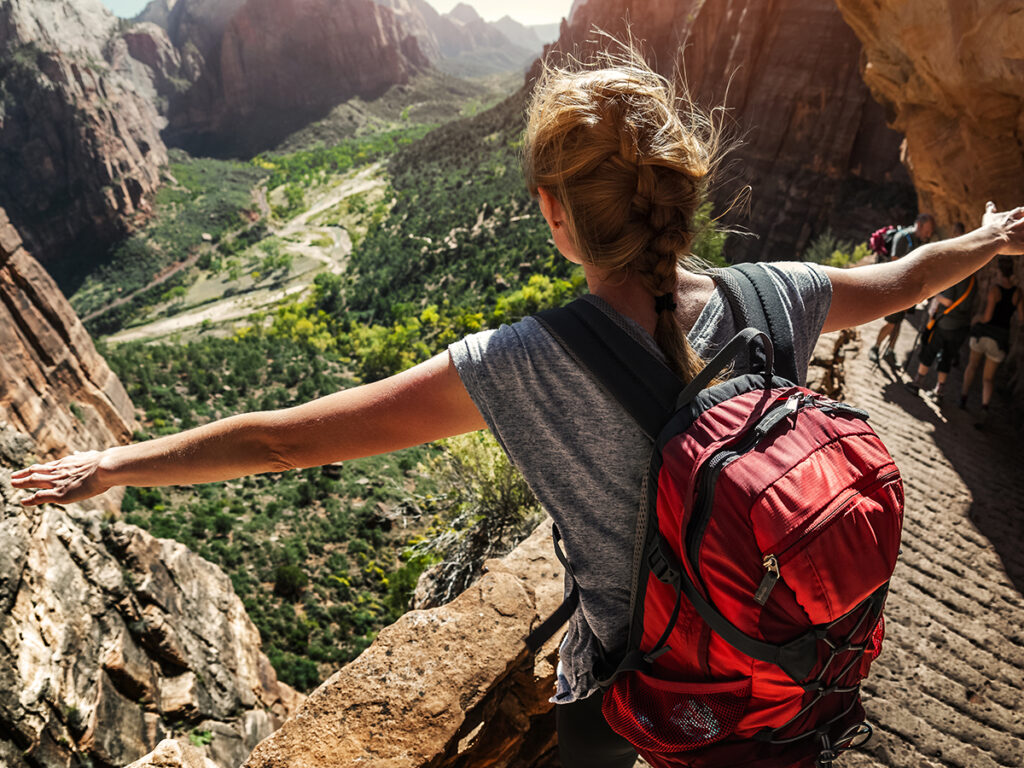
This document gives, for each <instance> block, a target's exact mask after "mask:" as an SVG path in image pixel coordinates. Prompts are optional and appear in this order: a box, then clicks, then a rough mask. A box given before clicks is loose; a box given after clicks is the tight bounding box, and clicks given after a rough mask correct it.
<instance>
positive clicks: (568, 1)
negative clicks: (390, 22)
mask: <svg viewBox="0 0 1024 768" xmlns="http://www.w3.org/2000/svg"><path fill="white" fill-rule="evenodd" d="M459 1H460V0H428V2H430V4H431V5H432V6H434V7H435V8H436V9H437V10H438V11H440V12H441V13H447V12H448V11H450V10H451V9H452V8H454V7H455V6H456V5H457V4H458V3H459ZM464 1H467V2H468V5H471V6H473V7H474V8H476V12H477V13H479V14H480V15H481V16H482V17H483V18H484V19H486V20H487V21H497V20H498V19H500V18H501V17H502V16H504V15H506V14H508V15H509V16H511V17H512V18H513V19H515V20H516V21H518V22H519V23H521V24H551V23H557V22H559V21H561V20H562V17H563V16H568V15H569V8H571V7H572V0H517V2H516V4H515V6H514V7H513V8H511V9H510V8H509V3H508V0H464ZM103 3H104V4H105V5H106V6H107V7H108V8H109V9H110V10H112V11H113V12H114V13H115V14H117V15H118V16H123V17H125V18H129V19H130V18H132V17H133V16H137V15H138V14H139V12H140V11H142V9H143V8H145V7H146V3H147V0H103Z"/></svg>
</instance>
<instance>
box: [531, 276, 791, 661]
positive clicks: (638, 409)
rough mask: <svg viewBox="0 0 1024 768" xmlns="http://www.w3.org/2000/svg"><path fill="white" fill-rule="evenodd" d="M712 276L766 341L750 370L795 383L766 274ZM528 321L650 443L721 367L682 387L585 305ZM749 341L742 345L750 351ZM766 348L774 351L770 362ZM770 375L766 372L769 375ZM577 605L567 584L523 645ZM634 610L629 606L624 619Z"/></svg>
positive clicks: (637, 548)
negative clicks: (561, 598) (563, 594)
mask: <svg viewBox="0 0 1024 768" xmlns="http://www.w3.org/2000/svg"><path fill="white" fill-rule="evenodd" d="M711 273H712V275H713V276H714V277H715V278H717V283H718V287H720V288H721V289H722V292H723V294H725V297H726V300H727V301H728V302H729V304H730V307H731V308H732V312H733V317H734V319H735V321H736V324H737V325H738V326H740V327H746V328H747V330H748V331H749V330H751V329H757V330H758V331H761V332H763V333H765V334H767V335H768V337H769V338H770V339H771V342H770V343H769V344H766V345H763V346H762V348H763V349H765V350H768V351H767V355H765V353H764V352H760V353H758V352H755V353H752V354H754V355H755V357H754V359H752V360H751V363H752V368H760V369H762V370H765V368H766V365H765V364H766V363H767V364H769V365H773V369H774V371H776V372H778V373H779V374H780V375H781V377H782V378H784V379H787V380H788V381H791V382H792V381H795V380H796V379H797V377H798V373H797V364H796V355H795V351H794V343H793V335H792V333H791V331H790V324H789V320H788V318H787V316H786V309H785V305H784V304H783V301H782V296H781V294H780V293H779V290H778V289H777V288H776V286H775V283H774V281H773V280H772V278H771V275H769V274H768V272H767V271H766V270H765V269H764V267H763V266H761V265H759V264H740V265H736V266H733V267H729V268H726V269H715V270H712V271H711ZM534 317H535V318H536V319H537V321H538V322H540V323H541V325H543V326H544V328H545V329H546V330H547V331H548V332H549V333H550V334H551V335H552V336H553V337H554V339H555V340H556V341H557V342H558V343H559V344H560V345H561V346H562V348H563V349H564V350H565V351H566V352H567V353H568V354H569V355H570V356H571V357H572V358H573V359H574V360H576V361H577V362H578V363H579V364H580V365H581V366H583V368H584V369H585V370H587V371H589V372H590V374H591V375H592V376H593V378H594V380H595V381H596V382H597V383H598V384H599V385H600V386H601V387H602V388H603V389H604V390H605V391H606V392H608V394H609V395H611V397H612V398H613V399H615V401H616V402H618V403H619V405H621V406H622V408H623V410H625V411H626V412H627V413H628V414H629V415H630V416H631V417H632V418H633V420H634V421H636V423H637V424H638V425H639V426H640V428H641V429H642V430H643V431H644V433H645V434H646V435H647V436H648V437H649V438H650V440H651V442H652V444H653V443H655V442H656V441H657V438H658V436H659V435H660V434H661V431H662V429H663V428H664V426H665V425H666V423H667V422H668V421H669V419H670V418H671V417H672V415H673V414H674V413H676V412H677V411H678V410H679V409H680V408H681V407H682V405H684V404H685V402H686V401H685V400H683V398H682V397H681V395H684V394H686V396H687V397H689V396H690V395H691V394H693V395H696V394H697V392H699V391H700V390H701V389H703V388H704V386H706V385H707V383H709V382H710V380H711V379H712V378H713V377H714V375H715V374H717V373H718V372H720V370H721V369H722V368H724V364H723V365H722V366H717V367H716V366H714V365H712V364H709V365H707V366H706V367H705V369H704V370H703V371H701V373H700V374H698V375H697V376H696V377H695V378H694V381H693V382H690V384H691V385H692V386H691V387H685V386H684V383H683V381H682V380H681V379H679V377H678V376H676V375H675V373H674V372H673V371H672V370H671V369H670V368H669V367H668V366H667V365H666V364H665V363H664V362H663V361H662V360H660V359H658V358H657V357H655V356H654V355H653V354H651V353H650V352H649V351H648V350H647V349H645V348H644V347H643V346H642V345H641V344H639V343H638V342H637V341H636V340H635V339H633V338H632V337H631V336H630V335H629V334H628V333H627V332H626V331H625V330H624V329H622V328H621V327H619V325H618V324H616V323H615V321H614V320H612V319H611V318H610V317H609V316H608V315H607V314H605V312H603V311H602V310H601V309H599V308H598V307H596V306H594V305H593V304H591V303H590V302H589V301H586V300H584V299H576V300H575V301H573V302H571V303H570V304H568V305H567V306H564V307H559V308H557V309H549V310H545V311H544V312H540V313H539V314H537V315H535V316H534ZM737 338H738V337H737ZM737 338H734V339H733V340H732V341H731V342H730V343H729V344H727V345H726V348H728V350H727V349H726V348H723V349H722V350H721V351H720V352H719V354H718V355H717V356H716V358H715V360H718V359H720V358H721V359H723V360H724V359H725V358H727V357H728V359H730V360H731V359H732V358H733V357H735V356H736V354H738V351H739V348H738V346H737V343H738V342H737ZM749 341H750V340H749V339H748V340H747V342H746V343H745V344H744V346H749ZM772 348H774V349H775V350H776V352H775V354H774V360H773V359H772V352H771V349H772ZM766 358H767V359H766ZM715 360H713V361H712V362H715ZM726 362H727V361H726ZM773 369H772V368H770V369H767V370H768V371H769V373H768V376H769V377H770V376H771V370H773ZM708 371H711V373H710V375H704V374H706V372H708ZM704 379H706V381H704ZM769 380H770V379H769ZM700 382H703V383H702V384H701V383H700ZM648 485H651V483H650V482H649V481H648V480H645V486H648ZM654 485H656V483H655V484H654ZM646 496H647V490H646V489H645V490H644V492H642V493H641V500H640V503H641V507H643V506H645V505H646V504H647V498H646ZM643 518H644V515H643V514H640V515H639V516H638V529H637V531H636V540H635V542H634V563H636V562H638V561H639V560H641V559H642V558H643V553H644V552H646V551H647V550H648V547H649V545H650V541H649V539H648V534H649V532H648V531H647V530H646V529H645V528H646V526H641V525H640V524H641V523H643V522H644V521H643ZM555 549H556V552H557V554H558V556H559V559H560V560H562V559H563V557H564V555H563V554H562V552H561V550H560V548H559V547H558V546H557V543H556V547H555ZM565 562H566V561H564V560H563V563H565ZM634 570H636V569H635V568H634ZM570 573H571V571H570ZM632 587H633V588H632V589H631V590H630V594H631V596H632V599H633V600H634V602H635V600H636V593H637V587H640V588H641V589H642V585H640V584H636V583H634V584H633V585H632ZM570 600H572V601H573V603H574V604H573V606H572V608H569V607H567V605H566V604H567V603H568V602H569V601H570ZM578 601H579V590H578V588H577V587H576V585H575V579H573V590H572V591H571V592H570V594H569V596H568V597H567V598H566V601H565V602H563V604H562V605H561V606H559V607H558V608H557V609H556V610H555V612H554V613H553V614H552V615H551V616H549V617H548V618H547V619H545V620H544V621H543V622H542V623H541V624H540V625H539V626H538V627H537V628H536V629H534V630H533V631H532V632H530V634H529V635H528V636H527V638H526V644H527V647H529V648H530V649H531V650H535V649H537V648H540V647H541V646H542V645H544V643H546V642H547V641H548V640H549V639H550V638H551V637H552V636H553V635H554V634H555V632H557V631H558V629H559V628H560V627H561V626H562V625H564V624H565V622H566V621H568V620H569V618H570V617H571V616H572V612H573V610H574V609H575V605H576V603H578ZM634 607H635V606H634V605H631V606H630V616H632V614H633V609H634Z"/></svg>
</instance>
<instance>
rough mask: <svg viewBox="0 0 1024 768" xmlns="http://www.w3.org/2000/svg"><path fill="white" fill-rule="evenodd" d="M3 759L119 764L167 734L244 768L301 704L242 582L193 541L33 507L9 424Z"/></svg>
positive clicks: (0, 541) (16, 436)
mask: <svg viewBox="0 0 1024 768" xmlns="http://www.w3.org/2000/svg"><path fill="white" fill-rule="evenodd" d="M0 444H3V447H4V450H2V451H0V609H2V610H0V764H3V765H6V766H10V768H30V767H31V768H40V767H44V768H51V767H52V768H57V766H61V767H62V768H64V767H66V766H68V765H95V766H120V765H124V764H125V763H128V762H131V761H133V760H136V759H138V758H140V757H141V756H142V755H144V754H145V753H147V752H149V751H150V750H152V749H153V748H154V747H155V746H156V745H157V743H158V742H159V741H160V740H161V739H163V738H165V737H187V736H189V735H190V734H191V736H192V737H193V738H194V739H196V740H197V741H199V742H200V743H206V754H207V755H208V756H209V757H210V758H211V759H212V761H213V762H214V763H215V764H216V765H217V766H218V768H234V767H235V766H236V765H238V764H239V762H241V761H242V760H243V759H244V758H245V756H246V755H247V754H248V753H249V751H250V750H251V749H252V748H253V747H254V746H255V745H256V743H257V742H259V741H260V740H261V739H263V738H265V737H266V736H268V735H270V733H271V732H273V730H274V729H275V728H276V727H277V726H278V725H279V724H280V722H281V721H282V720H283V719H284V718H286V717H287V716H289V715H290V714H291V713H292V712H293V711H294V709H295V708H296V707H297V706H298V704H299V703H300V701H301V699H302V696H301V695H300V694H298V693H296V692H295V691H293V690H292V689H291V688H289V687H288V686H286V685H284V684H282V683H279V682H278V681H277V678H276V675H275V674H274V671H273V668H272V667H271V666H270V662H269V661H268V660H267V658H266V656H264V655H263V654H262V653H261V652H260V638H259V632H258V631H257V630H256V627H255V626H254V625H253V624H252V622H251V621H250V620H249V618H248V616H246V614H245V609H244V608H243V606H242V603H241V601H240V600H239V599H238V597H237V596H236V595H235V593H234V591H233V590H232V588H231V582H230V580H229V579H228V577H227V576H225V575H224V573H223V572H221V571H220V569H218V568H217V567H216V566H214V565H212V564H210V563H208V562H206V561H205V560H203V559H202V558H200V557H199V556H198V555H195V554H193V553H192V552H190V551H189V550H188V549H186V548H185V547H184V546H182V545H180V544H177V543H176V542H172V541H169V540H164V539H154V538H153V537H152V536H150V535H149V534H148V533H146V532H145V531H142V530H141V529H138V528H135V527H133V526H129V525H124V524H123V523H116V524H114V525H112V526H107V525H106V524H103V523H101V522H99V516H98V514H97V513H88V512H86V511H84V510H82V509H81V508H80V507H79V506H78V505H69V506H68V507H67V508H66V509H61V508H58V507H43V508H29V509H25V508H23V507H21V505H19V504H18V503H17V502H16V495H17V492H16V491H14V489H13V488H12V487H11V486H10V484H9V482H8V474H9V473H8V471H6V470H7V469H10V468H11V467H16V466H19V465H21V464H23V462H24V461H25V460H26V458H27V453H28V451H31V449H32V441H31V439H30V438H28V437H27V436H25V435H23V434H21V433H18V432H14V431H11V430H8V429H0Z"/></svg>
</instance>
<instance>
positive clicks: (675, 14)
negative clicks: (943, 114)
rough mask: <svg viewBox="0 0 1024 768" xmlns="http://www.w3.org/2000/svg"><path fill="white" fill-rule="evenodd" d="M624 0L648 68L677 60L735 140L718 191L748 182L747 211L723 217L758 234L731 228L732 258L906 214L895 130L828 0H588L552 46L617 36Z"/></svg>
mask: <svg viewBox="0 0 1024 768" xmlns="http://www.w3.org/2000/svg"><path fill="white" fill-rule="evenodd" d="M627 6H628V13H629V20H630V22H631V26H632V33H633V36H634V37H635V38H636V39H639V40H643V41H645V47H646V50H647V51H648V53H649V58H650V59H651V60H652V62H653V63H654V65H655V67H656V68H657V69H658V70H659V71H660V72H662V74H665V75H672V73H673V71H674V69H675V68H676V67H677V66H679V65H680V64H682V65H684V67H685V73H686V78H687V80H688V83H689V87H690V91H691V93H692V95H693V97H694V98H695V100H696V101H697V102H698V103H699V104H701V105H702V106H704V107H705V108H708V107H712V106H715V105H719V104H722V103H724V104H725V105H726V106H727V107H728V108H729V111H728V113H727V118H726V121H725V122H726V125H727V126H731V127H732V128H733V129H734V130H733V131H732V132H733V133H734V134H736V135H737V136H738V137H739V138H742V140H743V144H742V145H741V146H740V147H739V148H738V149H736V150H735V151H734V152H733V153H732V158H733V159H734V160H736V161H738V162H737V164H736V166H735V168H726V172H725V173H724V174H723V179H722V180H723V182H725V183H723V186H722V188H721V191H720V192H719V193H718V194H717V195H716V197H715V199H716V201H717V203H718V208H719V209H722V208H724V207H725V206H726V205H727V204H728V202H729V200H730V198H731V197H732V195H733V194H734V193H735V191H736V190H737V189H738V188H740V187H741V186H742V185H743V184H749V185H750V186H751V187H752V196H751V206H750V217H749V219H745V218H743V217H740V216H737V215H731V216H729V217H728V218H727V219H726V222H727V223H732V224H740V225H742V226H745V227H747V228H749V229H750V231H751V232H753V233H754V234H755V235H757V236H758V238H759V239H753V238H735V237H734V238H731V240H730V243H729V245H728V252H729V254H730V256H731V257H733V258H734V259H736V260H741V261H749V260H773V259H792V258H797V257H799V255H800V253H801V252H802V251H803V250H804V248H806V246H807V245H808V243H809V242H810V241H811V240H812V239H813V238H814V237H815V236H817V235H819V234H821V233H822V232H823V231H824V230H825V229H826V228H831V229H832V230H833V231H834V232H836V233H837V234H839V235H841V236H844V237H856V238H858V239H862V238H864V237H865V236H866V234H867V233H870V232H871V231H872V230H873V229H874V228H876V226H877V222H882V223H884V222H886V221H888V220H890V219H895V218H902V217H905V216H907V215H908V214H909V213H910V211H906V210H903V209H901V207H900V205H899V204H898V203H899V199H900V194H899V190H900V189H901V188H902V190H903V193H904V194H903V199H906V198H907V197H908V195H907V194H906V192H908V191H909V187H908V186H907V180H906V175H905V172H904V171H903V169H902V167H901V166H900V163H899V154H898V148H899V142H900V137H899V136H898V135H897V134H896V133H895V132H893V131H891V130H889V129H887V128H886V126H885V120H884V115H883V113H882V110H881V109H879V107H878V105H877V104H876V103H875V102H874V100H873V99H872V98H871V96H870V94H869V92H868V90H867V88H866V87H865V86H864V83H863V82H862V81H861V78H860V71H859V57H860V44H859V42H858V40H857V38H856V36H854V35H853V34H852V33H851V31H850V30H849V28H848V27H847V26H846V24H845V23H844V22H843V19H842V17H841V15H840V14H839V11H838V10H837V9H836V7H835V6H834V5H832V4H829V3H822V2H818V0H781V1H780V2H773V3H765V2H760V1H756V2H755V0H720V2H714V3H705V2H695V1H694V0H684V1H683V2H670V1H669V0H639V1H638V2H632V3H628V4H627V3H625V2H624V0H589V2H585V3H578V4H577V5H576V6H575V7H574V8H573V12H572V15H571V17H570V21H569V24H568V25H566V26H565V27H563V29H562V34H561V37H560V39H559V42H558V44H557V46H558V48H560V49H561V50H564V51H572V50H573V48H574V46H577V45H579V46H582V47H583V49H584V50H586V49H587V46H586V45H585V42H586V41H587V40H593V39H596V38H597V37H598V36H597V35H596V34H594V32H593V31H592V26H593V25H596V26H598V27H600V28H601V29H603V30H606V31H608V32H610V33H612V34H615V35H618V36H619V37H624V23H623V17H624V16H625V14H626V11H627ZM684 43H685V45H686V47H685V55H684V56H683V57H682V59H680V58H679V56H677V53H678V51H679V50H680V46H681V45H683V44H684ZM730 177H734V179H733V180H732V181H730V180H729V179H730ZM894 189H895V190H897V194H895V195H894V194H893V190H894ZM893 198H895V200H896V203H897V204H896V205H895V206H894V205H893V203H892V200H893Z"/></svg>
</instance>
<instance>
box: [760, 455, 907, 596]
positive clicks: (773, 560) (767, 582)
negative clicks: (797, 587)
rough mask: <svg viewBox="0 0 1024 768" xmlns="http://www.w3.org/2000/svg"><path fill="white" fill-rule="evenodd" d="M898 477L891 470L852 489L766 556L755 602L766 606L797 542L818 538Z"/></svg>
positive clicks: (895, 470)
mask: <svg viewBox="0 0 1024 768" xmlns="http://www.w3.org/2000/svg"><path fill="white" fill-rule="evenodd" d="M898 475H899V470H898V469H891V470H890V471H888V472H886V473H885V474H883V475H880V476H878V477H876V478H875V479H874V480H872V481H871V482H870V483H868V484H866V485H864V486H862V487H857V486H854V487H853V488H851V489H850V491H849V492H848V493H846V494H845V495H844V496H842V497H840V499H839V500H838V501H836V502H833V503H832V504H831V505H830V506H831V508H830V509H828V510H827V511H826V512H825V514H824V515H822V516H820V517H819V518H818V519H817V520H815V521H814V523H813V524H812V525H811V526H809V527H808V528H806V529H805V530H803V531H795V532H794V533H793V534H791V535H790V536H789V537H788V538H789V539H790V540H789V541H788V542H786V546H784V547H782V549H778V548H776V550H775V551H776V553H775V554H767V555H765V556H764V561H763V562H762V565H763V567H764V569H765V574H764V576H763V577H762V578H761V584H760V585H759V586H758V588H757V591H756V592H755V593H754V600H756V601H757V602H758V603H760V604H761V605H764V604H765V603H767V602H768V597H769V595H771V593H772V590H773V589H774V588H775V585H776V584H777V583H778V581H779V579H780V578H781V577H782V574H781V573H780V572H779V562H780V561H781V560H782V557H783V555H785V554H787V553H788V552H789V551H790V550H791V549H793V548H794V547H795V546H796V544H797V542H800V541H806V540H807V539H808V538H813V537H815V536H817V535H818V533H820V532H821V529H822V528H825V527H826V526H827V525H828V524H829V522H831V520H832V519H833V518H835V517H836V516H837V515H839V514H841V513H842V512H845V511H846V510H847V509H848V508H849V507H850V506H852V504H853V503H854V502H855V501H858V500H859V499H862V498H864V497H865V496H867V495H868V494H870V493H872V492H873V491H876V490H878V489H879V488H881V487H882V486H883V485H885V484H886V483H888V482H889V481H890V480H891V479H892V478H893V477H896V476H898ZM780 543H781V542H780Z"/></svg>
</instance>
